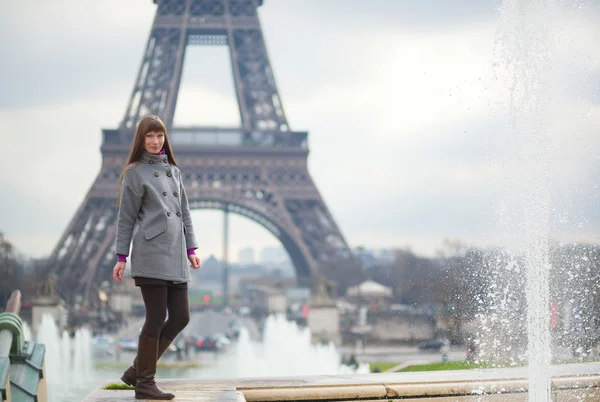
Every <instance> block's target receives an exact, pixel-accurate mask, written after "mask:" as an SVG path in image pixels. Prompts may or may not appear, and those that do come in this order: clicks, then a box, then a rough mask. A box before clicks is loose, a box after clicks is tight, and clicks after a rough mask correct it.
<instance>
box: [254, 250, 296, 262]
mask: <svg viewBox="0 0 600 402" xmlns="http://www.w3.org/2000/svg"><path fill="white" fill-rule="evenodd" d="M289 259H290V258H289V256H288V254H287V252H286V251H285V249H284V248H283V247H265V248H263V249H262V250H261V251H260V263H261V264H265V265H273V264H281V263H285V262H288V261H289Z"/></svg>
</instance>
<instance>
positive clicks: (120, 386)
mask: <svg viewBox="0 0 600 402" xmlns="http://www.w3.org/2000/svg"><path fill="white" fill-rule="evenodd" d="M104 389H109V390H111V391H117V390H121V389H135V387H133V386H131V385H126V384H107V385H106V386H105V387H104Z"/></svg>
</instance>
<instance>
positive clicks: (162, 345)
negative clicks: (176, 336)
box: [121, 338, 173, 387]
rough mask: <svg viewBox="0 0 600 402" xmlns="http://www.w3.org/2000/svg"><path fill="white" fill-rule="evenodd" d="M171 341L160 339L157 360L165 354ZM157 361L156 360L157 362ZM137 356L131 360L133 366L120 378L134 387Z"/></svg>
mask: <svg viewBox="0 0 600 402" xmlns="http://www.w3.org/2000/svg"><path fill="white" fill-rule="evenodd" d="M172 342H173V341H172V340H170V339H167V338H160V339H159V340H158V359H160V357H161V356H162V355H163V353H165V351H166V350H167V349H168V348H169V345H171V343H172ZM158 359H156V360H157V361H158ZM136 377H137V356H136V358H135V359H133V364H132V365H131V366H129V368H128V369H127V370H125V372H124V373H123V375H122V376H121V381H123V382H124V383H125V384H127V385H133V386H134V387H135V383H136V380H137V378H136Z"/></svg>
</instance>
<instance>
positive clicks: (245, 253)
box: [238, 247, 254, 265]
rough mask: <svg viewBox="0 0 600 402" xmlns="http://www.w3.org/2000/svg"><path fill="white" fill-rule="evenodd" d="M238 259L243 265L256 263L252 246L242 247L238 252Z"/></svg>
mask: <svg viewBox="0 0 600 402" xmlns="http://www.w3.org/2000/svg"><path fill="white" fill-rule="evenodd" d="M238 260H239V263H240V264H241V265H250V264H254V249H253V248H252V247H248V248H243V249H241V250H240V251H239V252H238Z"/></svg>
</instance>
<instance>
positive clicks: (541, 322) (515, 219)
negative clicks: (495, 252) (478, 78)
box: [485, 0, 576, 402]
mask: <svg viewBox="0 0 600 402" xmlns="http://www.w3.org/2000/svg"><path fill="white" fill-rule="evenodd" d="M568 8H569V5H568V4H565V3H563V2H559V1H558V0H504V1H503V3H502V6H501V7H500V13H501V23H500V28H499V30H498V42H497V44H498V49H497V50H499V51H500V52H499V54H498V56H497V64H496V66H495V67H496V68H495V72H496V74H497V81H498V83H499V84H500V85H501V86H503V87H504V89H505V91H506V92H505V94H504V96H505V99H507V100H508V102H507V103H508V104H507V105H506V106H507V114H508V116H509V122H510V128H509V129H508V132H509V135H508V136H506V137H505V138H504V143H503V144H502V150H504V151H507V153H508V155H509V156H507V157H506V159H505V160H504V161H503V168H504V174H505V177H506V189H505V192H504V197H503V199H502V202H501V208H499V209H500V211H501V214H502V216H501V218H500V221H501V226H502V227H503V228H504V230H505V235H506V236H507V238H509V239H510V240H513V242H512V243H513V244H514V239H519V240H520V242H521V249H519V250H518V251H517V253H519V254H521V255H522V256H523V259H522V260H519V257H516V256H512V257H508V258H506V259H502V261H498V270H499V271H501V272H498V276H497V277H496V282H495V283H493V284H492V285H491V286H490V288H492V287H494V286H496V288H497V289H494V290H492V291H491V292H495V293H494V296H493V297H492V298H495V302H496V303H495V306H494V307H495V308H496V310H502V312H500V313H498V311H496V312H494V313H492V314H491V315H488V316H487V317H485V319H486V320H487V322H486V325H487V324H489V321H490V317H491V316H493V315H494V314H496V315H502V314H504V316H503V319H505V320H506V322H505V323H504V325H505V328H504V329H505V333H508V334H510V335H511V336H514V338H518V336H519V334H521V333H526V335H527V354H526V358H527V361H528V375H529V380H528V381H529V386H528V389H529V396H528V397H529V400H530V401H536V402H537V401H540V402H542V401H543V402H546V401H550V400H551V388H550V378H551V373H550V371H551V369H550V368H551V361H552V353H551V343H552V342H551V333H550V327H551V323H550V317H551V300H550V291H549V282H550V276H551V275H550V274H551V264H550V258H549V254H550V231H551V227H552V215H551V204H550V199H551V196H550V193H551V183H552V179H553V175H552V168H553V166H552V165H553V162H554V160H555V158H554V157H553V154H554V152H555V151H556V150H555V149H554V147H555V144H556V139H557V138H558V133H557V129H556V128H555V126H556V124H553V122H554V121H555V120H554V117H555V116H556V114H557V113H560V112H561V111H563V105H559V104H558V100H559V99H563V98H564V94H562V93H561V90H562V89H563V88H562V87H561V85H562V84H563V83H562V80H563V79H564V77H562V76H561V75H560V71H555V68H556V66H558V65H559V60H558V57H557V55H558V51H557V42H558V38H560V37H561V34H562V33H563V27H562V24H563V20H564V18H565V17H564V15H563V13H562V11H563V9H568ZM572 118H573V120H576V117H574V116H572ZM571 130H573V131H575V130H574V129H573V128H571ZM520 267H523V268H524V271H525V272H524V274H525V279H526V285H525V294H526V320H525V321H524V322H523V324H524V325H523V328H520V329H519V328H515V327H517V326H518V324H516V325H515V322H518V321H519V319H520V317H515V316H513V317H510V312H509V310H510V309H509V308H507V306H508V305H509V304H510V297H511V293H514V288H515V285H514V283H513V284H509V283H504V284H502V278H500V277H501V276H504V275H514V273H515V270H518V269H520ZM515 277H518V275H516V276H515ZM567 318H568V317H567ZM525 330H526V331H525ZM488 338H490V337H488ZM508 338H510V336H509V337H508ZM511 341H512V342H515V343H518V342H517V340H516V339H512V340H511V339H509V340H508V341H507V342H506V343H505V344H503V345H502V348H503V350H507V349H509V348H511V347H512V346H513V345H511V344H510V342H511ZM498 343H501V342H500V341H498ZM487 346H488V347H491V346H492V345H489V344H488V345H487ZM493 346H497V345H493Z"/></svg>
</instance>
